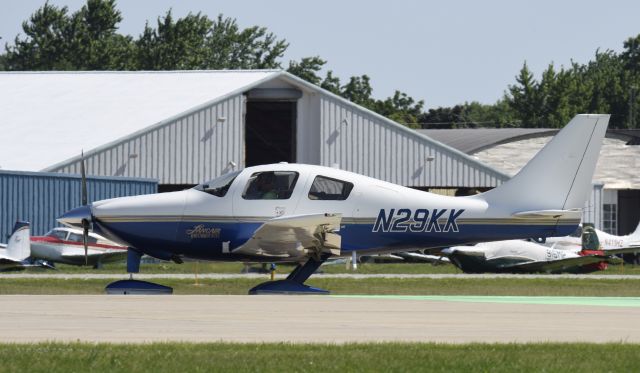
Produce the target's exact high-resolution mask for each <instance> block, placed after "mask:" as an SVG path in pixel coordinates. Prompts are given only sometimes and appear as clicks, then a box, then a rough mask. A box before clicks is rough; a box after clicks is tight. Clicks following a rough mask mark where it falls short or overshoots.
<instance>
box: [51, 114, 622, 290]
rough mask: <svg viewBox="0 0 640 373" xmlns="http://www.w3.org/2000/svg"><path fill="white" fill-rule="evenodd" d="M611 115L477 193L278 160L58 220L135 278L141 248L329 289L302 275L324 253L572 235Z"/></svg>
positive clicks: (576, 127) (575, 123) (579, 123)
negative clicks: (123, 252)
mask: <svg viewBox="0 0 640 373" xmlns="http://www.w3.org/2000/svg"><path fill="white" fill-rule="evenodd" d="M608 121H609V115H602V114H597V115H588V114H586V115H577V116H576V117H575V118H574V119H573V120H572V121H571V122H570V123H569V124H568V125H567V126H566V127H565V128H564V129H563V130H562V131H560V132H559V133H558V134H557V135H556V136H555V138H554V139H553V140H551V141H550V142H549V143H548V144H547V145H546V146H545V148H544V149H542V150H541V151H540V152H538V154H537V155H536V156H535V157H534V158H533V159H532V160H531V161H530V162H529V163H528V164H527V165H526V166H525V167H524V168H523V169H522V170H521V171H520V172H519V173H518V174H517V175H516V176H514V177H513V178H512V179H510V180H509V181H507V182H505V183H504V184H502V185H501V186H499V187H497V188H495V189H493V190H490V191H488V192H485V193H483V194H478V195H474V196H466V197H449V196H441V195H436V194H432V193H428V192H423V191H419V190H415V189H411V188H407V187H403V186H399V185H395V184H391V183H388V182H384V181H381V180H377V179H374V178H370V177H366V176H363V175H359V174H355V173H352V172H347V171H342V170H339V169H334V168H328V167H321V166H311V165H302V164H286V163H282V164H271V165H262V166H255V167H248V168H245V169H244V170H241V171H238V172H233V173H229V174H225V175H222V176H220V177H219V178H217V179H215V180H212V181H209V182H206V183H203V184H200V185H198V186H197V187H194V188H193V189H189V190H184V191H180V192H173V193H163V194H153V195H144V196H134V197H123V198H114V199H108V200H103V201H97V202H93V203H92V204H90V205H86V204H85V205H84V206H81V207H78V208H75V209H73V210H71V211H69V212H67V213H65V214H64V215H63V216H61V217H60V218H59V219H58V221H59V222H61V223H62V224H65V225H67V226H74V227H81V228H82V229H83V231H84V233H85V235H86V234H88V231H89V228H90V227H91V226H93V230H94V231H95V232H98V233H100V234H102V235H104V236H105V237H107V238H108V239H110V240H113V241H115V242H119V243H121V244H123V245H126V246H128V247H129V250H128V257H127V270H128V272H130V273H136V272H138V271H139V264H140V257H141V256H142V254H148V255H150V256H153V257H156V258H159V259H165V260H168V259H170V260H174V261H176V262H181V261H182V258H185V257H188V258H194V259H204V260H218V261H247V262H297V263H300V264H299V265H298V267H296V268H295V269H294V270H293V272H292V273H291V274H290V275H289V276H288V277H287V279H285V280H278V281H269V282H266V283H263V284H260V285H258V286H256V287H254V288H253V289H251V290H250V293H251V294H258V293H309V292H315V293H326V291H325V290H321V289H316V288H312V287H309V286H307V285H305V284H304V282H305V281H306V280H307V279H308V278H309V276H311V275H312V274H313V272H314V271H315V270H316V269H317V268H318V267H319V266H320V265H321V264H322V262H324V261H325V260H327V258H329V257H331V256H349V255H351V253H352V251H354V250H356V251H357V252H358V254H360V255H364V254H372V253H392V252H398V251H404V250H406V249H412V250H415V249H419V248H433V247H449V246H453V245H460V244H466V243H475V242H482V241H494V240H504V239H517V238H529V237H535V238H542V237H551V236H564V235H567V234H570V233H571V232H573V231H574V230H575V229H576V227H577V226H578V223H579V222H580V217H581V210H582V207H583V206H584V203H585V201H586V198H587V197H588V195H589V193H590V191H591V178H592V176H593V171H594V168H595V165H596V161H597V159H598V154H599V151H600V146H601V144H602V139H603V137H604V134H605V131H606V127H607V124H608ZM81 172H82V173H83V176H84V166H83V165H82V163H81ZM84 180H85V178H84V177H83V188H82V190H83V201H86V192H85V191H86V184H85V182H84ZM141 283H142V282H140V281H135V280H124V281H119V282H116V283H113V284H110V285H109V286H108V287H107V291H114V292H115V291H120V290H123V289H128V290H123V292H127V291H135V290H132V289H137V288H139V287H144V286H146V285H148V284H149V283H146V285H142V284H141ZM151 285H156V284H151Z"/></svg>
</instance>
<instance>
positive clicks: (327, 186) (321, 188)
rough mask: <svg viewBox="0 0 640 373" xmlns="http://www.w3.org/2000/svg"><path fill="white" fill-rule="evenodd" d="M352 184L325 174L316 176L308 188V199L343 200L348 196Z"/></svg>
mask: <svg viewBox="0 0 640 373" xmlns="http://www.w3.org/2000/svg"><path fill="white" fill-rule="evenodd" d="M351 189H353V184H351V183H349V182H347V181H342V180H338V179H332V178H330V177H326V176H319V175H318V176H316V178H315V179H314V180H313V184H311V189H310V190H309V199H313V200H324V201H327V200H333V201H344V200H345V199H347V198H349V194H350V193H351Z"/></svg>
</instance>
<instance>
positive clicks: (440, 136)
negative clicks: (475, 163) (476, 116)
mask: <svg viewBox="0 0 640 373" xmlns="http://www.w3.org/2000/svg"><path fill="white" fill-rule="evenodd" d="M417 131H418V132H420V133H422V134H424V135H427V136H429V137H431V138H432V139H434V140H436V141H440V142H442V143H444V144H447V145H449V146H451V147H453V148H456V149H458V150H460V151H461V152H464V153H467V154H473V153H476V152H479V151H481V150H484V149H487V148H491V147H494V146H496V145H498V144H504V143H508V142H513V141H518V140H524V139H530V138H535V137H543V136H551V135H553V134H555V133H556V132H558V130H557V129H553V128H460V129H421V130H417Z"/></svg>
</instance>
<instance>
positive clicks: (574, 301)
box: [331, 295, 640, 307]
mask: <svg viewBox="0 0 640 373" xmlns="http://www.w3.org/2000/svg"><path fill="white" fill-rule="evenodd" d="M331 297H336V298H369V299H403V300H431V301H444V302H470V303H512V304H556V305H576V306H605V307H640V297H523V296H479V295H331Z"/></svg>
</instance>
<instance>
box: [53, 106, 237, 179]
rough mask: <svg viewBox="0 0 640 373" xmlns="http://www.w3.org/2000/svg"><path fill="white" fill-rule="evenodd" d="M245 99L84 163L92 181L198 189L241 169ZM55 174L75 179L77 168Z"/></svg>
mask: <svg viewBox="0 0 640 373" xmlns="http://www.w3.org/2000/svg"><path fill="white" fill-rule="evenodd" d="M243 108H244V96H243V95H242V94H236V95H233V96H231V97H229V98H226V99H224V100H222V101H220V102H218V103H216V104H213V105H210V106H206V107H204V108H201V109H197V110H195V111H193V112H192V113H190V114H187V115H184V116H180V117H177V118H173V119H170V120H168V121H166V123H160V124H158V125H155V126H153V127H151V128H149V129H146V130H143V131H140V132H139V133H134V134H132V135H131V136H128V138H127V139H125V140H124V141H120V142H118V143H116V144H113V145H107V146H105V147H104V148H102V149H97V151H96V152H92V154H89V155H87V156H86V157H85V162H86V163H85V164H86V167H87V172H88V173H90V174H95V175H111V176H128V177H134V176H135V177H144V178H154V179H159V180H161V183H163V184H196V183H199V182H202V181H205V180H209V179H212V178H214V177H217V176H219V175H221V174H223V173H226V172H228V171H229V170H230V169H231V168H233V166H232V164H231V162H233V163H235V164H236V165H242V164H244V148H243V146H242V142H243V139H244V128H243V127H244V126H243V123H244V121H243V119H244V109H243ZM54 171H56V172H63V173H72V174H73V173H79V172H80V162H78V161H76V162H72V163H69V164H66V165H64V166H62V167H60V168H56V169H54Z"/></svg>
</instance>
